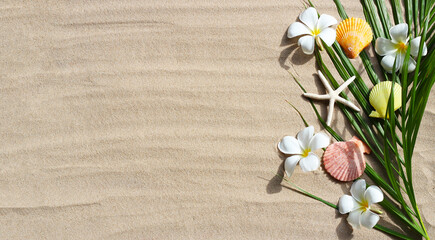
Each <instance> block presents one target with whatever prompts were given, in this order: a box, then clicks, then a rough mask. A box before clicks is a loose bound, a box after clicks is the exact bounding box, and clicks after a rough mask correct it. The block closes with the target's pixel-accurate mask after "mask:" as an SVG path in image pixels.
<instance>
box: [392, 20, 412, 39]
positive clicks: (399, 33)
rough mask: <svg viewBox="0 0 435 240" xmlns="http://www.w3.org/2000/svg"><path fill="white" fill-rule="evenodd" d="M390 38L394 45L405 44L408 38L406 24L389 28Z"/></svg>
mask: <svg viewBox="0 0 435 240" xmlns="http://www.w3.org/2000/svg"><path fill="white" fill-rule="evenodd" d="M390 36H391V38H392V39H393V42H394V43H400V42H403V43H406V39H407V38H408V24H406V23H401V24H397V25H396V26H394V27H392V28H390Z"/></svg>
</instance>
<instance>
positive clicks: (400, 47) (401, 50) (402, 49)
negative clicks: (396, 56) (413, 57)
mask: <svg viewBox="0 0 435 240" xmlns="http://www.w3.org/2000/svg"><path fill="white" fill-rule="evenodd" d="M396 48H397V51H398V52H399V53H406V50H408V45H406V43H404V42H400V43H397V44H396Z"/></svg>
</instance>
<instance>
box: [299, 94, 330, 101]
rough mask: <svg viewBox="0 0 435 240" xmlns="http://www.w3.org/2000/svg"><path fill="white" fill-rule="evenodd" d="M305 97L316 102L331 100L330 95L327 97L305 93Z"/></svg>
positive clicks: (325, 95)
mask: <svg viewBox="0 0 435 240" xmlns="http://www.w3.org/2000/svg"><path fill="white" fill-rule="evenodd" d="M303 95H304V97H307V98H311V99H316V100H326V99H329V98H330V97H329V95H327V94H323V95H319V94H314V93H304V94H303Z"/></svg>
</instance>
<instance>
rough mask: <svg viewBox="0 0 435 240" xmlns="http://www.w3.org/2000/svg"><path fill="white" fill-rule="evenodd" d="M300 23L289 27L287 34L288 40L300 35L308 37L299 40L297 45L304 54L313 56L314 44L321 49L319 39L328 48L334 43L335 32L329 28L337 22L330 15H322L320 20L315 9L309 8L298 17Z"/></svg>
mask: <svg viewBox="0 0 435 240" xmlns="http://www.w3.org/2000/svg"><path fill="white" fill-rule="evenodd" d="M299 20H301V22H302V23H300V22H295V23H292V24H291V25H290V27H289V28H288V32H287V37H288V38H293V37H297V36H300V35H308V36H303V37H301V38H299V41H298V45H299V46H301V47H302V51H303V52H304V53H305V54H313V52H314V42H316V43H317V45H318V46H319V47H320V48H322V42H321V41H320V38H321V39H322V40H323V41H324V42H325V44H326V45H328V46H329V47H330V46H331V45H332V44H333V43H334V42H335V36H336V32H335V29H333V28H330V26H332V25H334V24H337V20H336V19H335V18H334V17H333V16H330V15H327V14H322V15H320V18H319V17H318V15H317V10H316V9H315V8H312V7H309V8H307V9H306V10H305V11H303V12H302V13H301V14H300V15H299Z"/></svg>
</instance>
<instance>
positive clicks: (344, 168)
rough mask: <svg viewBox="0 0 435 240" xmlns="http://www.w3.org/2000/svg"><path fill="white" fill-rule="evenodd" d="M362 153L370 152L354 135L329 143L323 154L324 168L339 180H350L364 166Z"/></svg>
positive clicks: (354, 177)
mask: <svg viewBox="0 0 435 240" xmlns="http://www.w3.org/2000/svg"><path fill="white" fill-rule="evenodd" d="M363 153H370V148H368V146H367V145H366V144H364V143H363V142H361V141H360V140H359V139H358V138H356V137H354V138H352V140H350V141H347V142H336V143H334V144H331V145H329V147H328V148H326V151H325V153H324V154H323V164H324V165H325V170H326V171H327V172H328V173H329V174H331V176H332V177H333V178H335V179H337V180H339V181H343V182H347V181H352V180H354V179H356V178H358V177H359V176H361V175H362V174H363V172H364V169H365V168H366V162H365V159H364V154H363Z"/></svg>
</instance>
